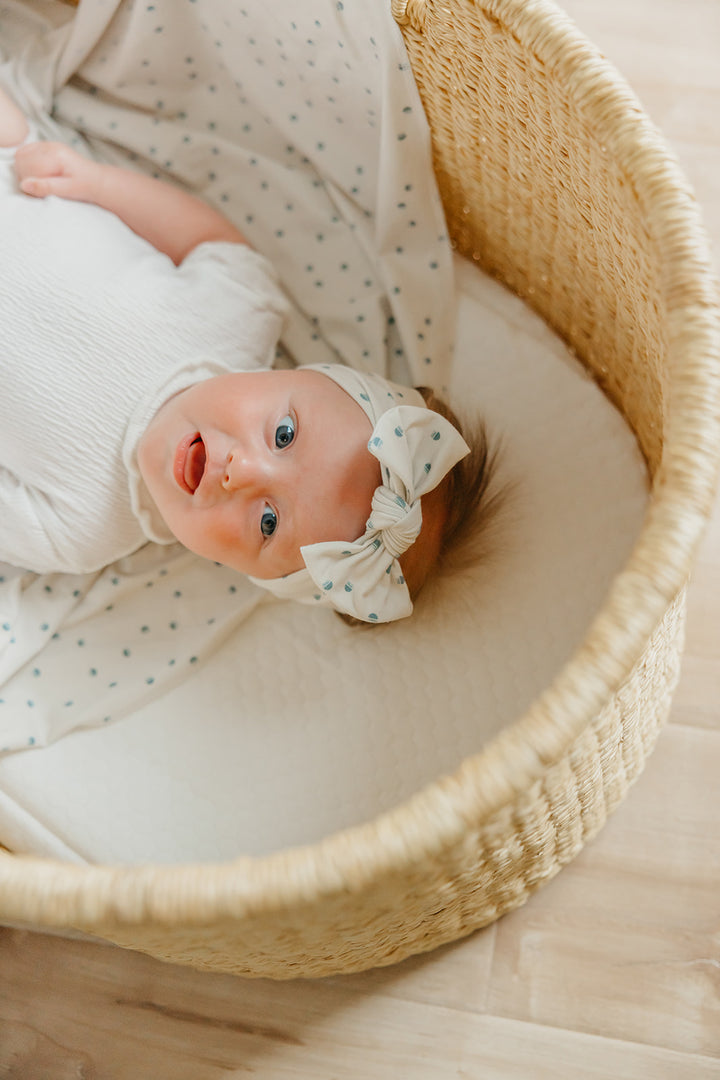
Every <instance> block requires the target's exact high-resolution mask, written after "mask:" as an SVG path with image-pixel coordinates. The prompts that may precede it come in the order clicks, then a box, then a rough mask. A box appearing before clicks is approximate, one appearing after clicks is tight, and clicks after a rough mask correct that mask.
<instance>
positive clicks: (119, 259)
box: [0, 149, 287, 573]
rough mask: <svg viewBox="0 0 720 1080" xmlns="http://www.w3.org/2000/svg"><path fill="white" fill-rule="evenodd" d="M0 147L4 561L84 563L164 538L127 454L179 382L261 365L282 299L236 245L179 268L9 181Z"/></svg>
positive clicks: (73, 566) (264, 266)
mask: <svg viewBox="0 0 720 1080" xmlns="http://www.w3.org/2000/svg"><path fill="white" fill-rule="evenodd" d="M13 156H14V155H13V151H12V150H9V151H8V150H1V149H0V238H1V239H0V327H2V333H1V334H0V393H1V395H2V396H1V397H0V562H2V561H5V562H10V563H13V564H15V565H17V566H21V567H24V568H26V569H28V570H33V571H36V572H38V573H47V572H56V571H61V572H69V573H84V572H89V571H92V570H96V569H99V568H100V567H102V566H105V565H107V564H108V563H110V562H112V561H114V560H115V559H117V558H120V557H121V556H123V555H127V554H129V553H130V552H132V551H134V550H135V549H136V548H138V547H140V546H141V545H142V544H144V543H145V542H146V541H147V540H155V541H158V542H161V543H169V542H171V541H172V540H173V537H172V535H171V534H170V532H169V531H168V530H167V528H166V526H165V525H164V523H163V522H162V520H161V519H160V518H159V516H158V514H157V511H155V510H154V509H153V508H152V504H151V502H150V499H149V495H148V493H147V491H146V490H145V489H144V484H143V483H142V480H141V478H140V476H139V474H138V472H137V468H136V466H135V464H134V461H135V458H134V455H135V448H136V444H137V441H138V439H139V437H140V435H141V434H142V432H143V430H144V428H145V426H146V424H147V423H148V421H149V420H150V418H151V417H152V415H153V414H154V412H155V411H156V410H157V409H158V408H159V407H160V405H161V404H162V403H163V402H164V401H166V400H167V399H168V397H170V396H171V395H172V394H174V393H177V392H179V391H180V390H183V389H185V388H186V387H188V386H189V385H191V384H192V383H194V382H197V381H198V380H199V379H201V378H207V377H208V376H210V375H214V374H217V373H219V372H221V371H225V370H235V371H247V370H253V369H258V368H267V367H270V366H271V364H272V362H273V358H274V356H275V346H276V344H277V341H278V338H279V336H280V331H281V327H282V322H283V318H284V316H285V314H286V311H287V304H286V301H285V299H284V297H283V294H282V293H281V291H280V289H279V287H278V284H277V278H276V276H275V273H274V270H273V268H272V267H271V265H270V264H269V263H268V261H267V260H266V259H265V258H264V257H262V256H261V255H259V254H258V253H257V252H255V251H253V250H252V249H251V248H249V247H247V246H246V245H244V244H231V243H205V244H201V245H199V246H198V247H197V248H196V249H195V251H193V252H192V253H191V254H190V255H189V256H188V257H187V258H186V259H185V260H184V262H183V263H182V264H181V265H180V266H179V267H176V266H175V265H174V264H173V262H172V260H171V259H169V258H168V257H167V256H166V255H163V254H161V253H160V252H158V251H157V250H156V249H155V248H154V247H152V246H151V245H150V244H148V243H147V242H146V241H144V240H142V239H141V238H140V237H139V236H137V235H136V234H135V233H133V232H132V231H131V230H130V229H128V228H127V226H125V225H124V223H123V222H121V221H120V220H119V219H118V218H117V217H115V215H113V214H111V213H109V212H108V211H105V210H103V209H101V208H99V207H97V206H91V205H88V204H85V203H76V202H70V201H67V200H62V199H58V198H54V197H51V198H47V199H33V198H31V197H30V196H27V195H23V194H22V193H20V192H19V191H18V190H17V187H16V183H15V178H14V173H13V166H12V159H13Z"/></svg>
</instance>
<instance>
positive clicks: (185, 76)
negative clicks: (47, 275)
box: [0, 0, 454, 752]
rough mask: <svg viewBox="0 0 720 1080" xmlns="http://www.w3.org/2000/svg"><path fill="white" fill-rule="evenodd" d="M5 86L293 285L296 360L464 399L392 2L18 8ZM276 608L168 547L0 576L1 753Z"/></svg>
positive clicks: (3, 48) (90, 721) (0, 61)
mask: <svg viewBox="0 0 720 1080" xmlns="http://www.w3.org/2000/svg"><path fill="white" fill-rule="evenodd" d="M0 75H1V76H2V78H3V80H4V81H5V83H6V85H8V86H9V87H10V88H11V90H12V92H13V94H14V96H15V97H16V99H17V100H18V101H19V103H20V104H21V105H22V106H23V108H24V109H25V110H26V112H27V113H28V115H30V116H31V118H32V119H33V121H34V122H35V124H36V125H37V127H38V128H39V130H40V131H41V133H42V134H43V135H44V136H45V137H48V138H60V139H63V140H65V141H68V142H70V143H77V142H78V141H81V140H82V141H83V142H84V144H85V147H86V148H87V149H89V151H90V152H91V153H92V154H94V155H95V156H97V157H99V158H101V159H103V160H106V161H112V162H114V163H117V164H122V165H130V166H131V167H133V168H136V169H139V170H143V171H146V172H149V173H151V174H153V175H158V176H162V177H163V178H165V179H169V180H173V181H177V182H179V183H181V184H184V185H187V186H188V187H189V188H190V189H192V191H194V192H195V193H197V194H199V195H201V196H202V197H203V198H205V199H206V200H207V201H209V202H210V203H212V204H213V205H215V206H217V207H218V208H219V209H221V210H222V211H223V212H224V213H225V214H226V216H228V217H229V218H230V219H231V220H233V221H234V222H235V223H236V224H237V225H238V226H239V227H240V228H241V230H242V231H243V232H244V233H245V234H246V235H247V237H248V238H249V240H250V241H251V243H252V244H253V245H254V246H255V247H256V248H257V249H258V250H259V251H261V252H263V253H264V254H266V255H267V256H268V257H269V258H270V259H271V260H272V261H273V263H274V264H275V266H276V267H277V268H278V269H279V272H280V275H281V279H282V284H283V286H284V288H285V290H286V292H287V294H288V295H289V296H290V298H291V300H292V312H291V316H290V319H289V322H288V326H287V331H286V333H285V334H284V336H283V340H282V342H281V354H282V355H281V356H280V357H279V360H278V362H279V363H293V362H300V363H317V362H323V361H327V360H337V359H342V360H344V361H345V362H347V363H349V364H351V365H352V366H356V367H359V368H362V369H364V370H372V371H378V372H380V373H383V374H387V375H390V376H392V377H394V378H396V379H397V380H399V381H403V382H405V381H412V382H423V383H430V384H432V385H435V386H442V385H445V384H446V383H447V381H448V378H449V371H450V367H449V364H450V356H451V347H452V334H453V332H454V306H453V272H452V260H451V255H450V248H449V243H448V239H447V236H446V235H445V225H444V219H443V215H442V209H441V205H440V201H439V197H438V193H437V190H436V187H435V182H434V178H433V174H432V167H431V161H430V147H429V136H428V130H427V125H426V122H425V119H424V116H423V113H422V108H421V106H420V102H419V98H418V94H417V90H416V87H415V84H414V81H413V78H412V74H411V72H410V69H409V65H408V62H407V58H406V55H405V52H404V48H403V44H402V39H401V36H400V33H399V31H398V28H397V26H396V25H395V23H394V22H393V20H392V17H391V14H390V8H389V5H388V4H386V3H384V2H383V3H374V4H368V3H365V2H362V3H361V2H360V0H314V2H313V4H312V5H298V4H297V3H294V2H290V0H276V2H274V3H273V5H272V7H271V8H269V7H268V5H267V4H263V3H259V2H252V3H250V2H248V3H246V4H242V3H238V2H237V0H154V2H153V3H147V2H145V0H141V2H134V0H81V3H80V4H79V7H78V8H77V9H75V8H72V7H69V6H66V5H63V4H60V3H57V2H54V0H53V2H50V0H0ZM265 600H266V597H264V595H261V594H260V593H259V592H258V590H256V589H255V588H254V587H253V586H251V585H250V584H249V583H248V582H247V581H246V580H244V579H242V578H239V577H238V576H237V575H236V574H233V573H232V572H230V571H228V570H225V569H223V568H221V567H217V566H214V565H210V564H203V563H201V562H199V560H197V559H196V558H194V557H192V556H189V555H188V554H187V553H185V552H183V551H182V550H180V549H179V548H178V549H171V550H170V551H168V549H167V548H165V549H154V548H153V547H152V546H149V547H147V548H146V549H144V550H142V551H140V552H139V553H137V554H136V555H134V556H131V557H130V558H128V559H125V560H123V562H122V563H121V564H117V565H114V566H111V567H109V568H108V569H107V570H105V571H104V572H102V573H100V574H94V575H83V576H78V577H71V576H53V577H48V576H38V575H33V574H23V573H21V572H19V571H18V570H16V569H14V568H11V567H0V752H7V751H11V750H17V749H20V748H27V747H30V746H34V747H39V746H44V745H47V744H48V743H51V742H53V741H54V740H56V739H58V738H59V737H60V736H62V735H65V734H66V733H67V732H69V731H71V730H73V729H75V728H78V727H88V726H93V725H104V724H107V723H110V722H111V721H113V720H117V719H119V718H121V717H123V716H126V715H128V714H129V713H132V712H133V710H134V709H136V708H137V707H139V705H140V704H141V703H142V702H143V701H146V700H147V698H148V696H151V697H153V698H155V697H157V696H158V695H162V694H163V693H165V692H167V691H168V690H169V688H171V687H176V686H178V685H182V683H183V681H184V680H186V679H189V678H191V677H192V674H193V672H194V671H195V670H196V668H197V666H198V665H202V664H203V662H204V659H205V658H206V657H207V656H208V655H209V654H210V653H212V652H213V650H214V649H216V647H217V643H218V641H219V640H224V639H227V638H228V636H229V635H232V633H233V631H234V629H235V628H236V627H237V626H238V625H239V623H240V622H242V621H243V620H244V619H246V618H247V617H248V615H249V614H250V612H251V611H252V610H253V609H254V608H255V607H256V606H257V605H258V604H260V603H262V602H264V601H265Z"/></svg>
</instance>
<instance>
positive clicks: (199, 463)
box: [184, 435, 207, 495]
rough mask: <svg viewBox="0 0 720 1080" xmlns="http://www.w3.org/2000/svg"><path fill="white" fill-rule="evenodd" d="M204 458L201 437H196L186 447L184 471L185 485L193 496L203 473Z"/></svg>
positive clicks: (203, 445)
mask: <svg viewBox="0 0 720 1080" xmlns="http://www.w3.org/2000/svg"><path fill="white" fill-rule="evenodd" d="M206 458H207V455H206V453H205V443H204V442H203V441H202V436H201V435H197V436H196V437H195V438H194V439H193V441H192V442H191V443H190V445H189V447H188V452H187V455H186V457H185V470H184V472H185V483H186V484H187V486H188V487H189V489H190V491H191V492H192V493H193V495H194V494H195V492H196V491H197V489H198V487H199V486H200V481H201V480H202V478H203V475H204V473H205V461H206Z"/></svg>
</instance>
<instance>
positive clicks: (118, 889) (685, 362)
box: [0, 0, 720, 978]
mask: <svg viewBox="0 0 720 1080" xmlns="http://www.w3.org/2000/svg"><path fill="white" fill-rule="evenodd" d="M393 14H394V15H395V18H396V19H397V21H398V22H399V24H400V26H401V27H402V31H403V34H404V36H405V40H406V44H407V48H408V50H409V55H410V60H411V63H412V66H413V69H414V72H415V76H416V79H417V82H418V85H419V89H420V93H421V95H422V98H423V101H424V103H425V108H426V111H427V115H428V118H429V121H430V126H431V129H432V133H433V140H434V155H435V168H436V173H437V177H438V181H439V184H440V189H441V192H442V195H443V199H444V203H445V209H446V212H447V216H448V222H449V227H450V230H451V234H452V236H453V239H454V241H455V244H456V246H457V248H458V250H459V251H461V252H462V253H463V254H465V255H467V256H468V257H470V258H472V259H474V260H475V261H476V262H477V263H478V264H479V265H480V266H481V267H482V268H483V269H485V270H486V271H488V272H489V273H491V274H493V275H495V276H496V277H498V278H499V279H500V280H502V281H503V282H505V283H506V284H507V285H508V286H509V287H510V288H511V289H513V290H514V291H515V292H516V293H518V294H519V295H520V296H522V297H524V298H526V300H527V302H528V303H530V304H531V305H532V306H533V307H534V308H535V309H536V310H537V311H538V312H539V313H540V314H541V315H542V316H543V318H545V319H546V321H547V322H548V323H549V324H550V325H551V326H552V327H553V328H554V329H555V330H556V331H557V333H558V334H559V335H561V337H562V338H563V339H564V340H565V341H566V342H567V343H568V345H569V346H570V347H571V348H572V349H573V350H574V351H575V352H576V353H577V355H578V357H580V359H581V360H582V361H583V362H584V363H585V365H586V366H587V367H588V369H589V370H590V371H591V372H592V374H593V375H594V376H595V378H596V379H597V380H598V382H599V383H600V384H601V386H602V387H603V389H604V390H605V392H606V393H607V395H608V396H609V397H610V399H611V400H612V401H613V402H614V403H615V405H616V406H617V407H618V408H619V409H620V410H621V411H622V413H623V414H624V416H625V417H626V419H627V422H628V424H629V425H630V426H631V427H632V429H633V431H634V432H635V434H636V437H637V440H638V443H639V445H640V447H641V449H642V451H643V454H644V455H645V458H646V460H647V464H648V469H649V472H650V476H651V479H652V498H651V500H650V506H649V510H648V513H647V516H646V520H645V524H644V527H643V530H642V533H641V535H640V536H639V538H638V540H637V544H636V547H635V550H634V553H633V555H632V557H631V560H630V562H629V563H628V565H627V566H626V567H625V569H624V570H623V571H622V573H621V574H619V575H618V577H617V578H616V580H615V581H614V583H613V586H612V588H611V590H610V593H609V594H608V596H607V598H606V602H605V604H604V607H603V609H602V610H601V611H600V613H599V614H598V616H597V618H596V620H595V622H594V624H593V625H592V627H591V628H590V631H589V633H588V635H587V637H586V639H585V641H584V642H583V643H582V645H581V646H580V648H579V649H578V651H577V653H576V655H575V657H574V658H573V660H572V661H571V662H570V663H569V664H568V665H567V666H566V668H565V669H564V670H563V671H562V672H560V674H559V675H558V677H557V679H556V681H555V682H554V684H553V685H552V686H551V687H550V688H549V689H548V690H547V691H546V692H545V693H544V694H543V695H542V697H541V698H540V699H539V700H537V701H536V702H535V703H534V704H533V706H532V708H531V709H530V710H529V712H528V713H527V714H526V715H525V716H523V717H522V718H521V719H519V720H518V721H517V722H516V723H515V724H514V725H512V726H511V727H509V728H508V729H506V730H505V731H503V732H502V734H501V735H500V736H499V737H497V738H496V739H495V740H494V741H493V742H492V743H491V744H490V745H489V746H488V747H487V748H486V749H485V750H484V751H483V752H482V753H480V754H478V755H477V756H475V757H472V758H470V759H468V760H466V761H465V762H464V764H463V765H462V767H461V768H460V769H459V771H458V772H457V773H456V774H455V775H453V776H449V777H445V778H442V779H439V780H438V781H437V782H436V783H434V784H432V785H431V786H429V787H428V788H426V789H425V790H423V791H421V792H419V793H418V794H417V795H416V796H415V797H413V798H412V799H410V801H409V802H407V803H406V804H404V805H402V806H400V807H398V808H397V809H395V810H394V811H392V812H390V813H387V814H385V815H384V816H382V817H380V818H379V819H377V820H376V821H373V822H371V823H370V824H367V825H363V826H360V827H357V828H353V829H350V830H348V831H345V832H343V833H340V834H338V835H334V836H330V837H328V838H327V839H326V840H324V841H323V842H322V843H319V844H316V845H313V846H309V847H306V848H301V849H295V850H291V851H286V852H282V853H279V854H274V855H271V856H268V857H264V858H257V859H255V858H252V859H251V858H241V859H238V860H237V861H235V862H231V863H227V864H224V865H207V864H203V865H198V866H162V867H152V866H139V867H118V868H113V867H103V866H97V867H78V866H75V865H65V864H62V863H58V862H53V861H50V860H41V859H32V858H23V857H13V856H12V855H10V854H2V855H1V856H0V919H4V920H5V921H12V922H20V923H23V924H25V925H29V926H34V927H38V928H43V927H44V928H55V929H59V930H70V929H73V928H74V929H79V930H82V931H85V932H88V933H91V934H94V935H97V936H100V937H104V938H107V939H109V940H111V941H114V942H117V943H119V944H121V945H125V946H128V947H130V948H134V949H139V950H142V951H145V952H148V953H151V954H153V955H155V956H158V957H161V958H163V959H167V960H172V961H175V962H178V963H187V964H192V965H195V966H198V967H204V968H214V969H219V970H225V971H232V972H237V973H244V974H250V975H268V976H273V977H277V978H290V977H293V976H299V975H323V974H328V973H331V972H338V971H353V970H358V969H362V968H367V967H371V966H373V965H379V964H387V963H391V962H393V961H396V960H400V959H402V958H403V957H405V956H407V955H409V954H411V953H414V952H420V951H423V950H427V949H430V948H433V947H434V946H437V945H439V944H441V943H442V942H447V941H450V940H452V939H454V938H457V937H460V936H461V935H463V934H467V933H469V932H470V931H471V930H473V929H475V928H477V927H480V926H483V925H485V924H487V923H489V922H491V921H492V920H494V919H496V918H498V916H500V915H502V914H503V913H504V912H507V911H509V910H511V909H512V908H515V907H517V906H518V905H519V904H521V903H523V902H524V901H525V900H526V899H527V898H528V896H529V895H530V893H532V891H533V890H534V889H536V888H538V886H539V885H541V884H542V883H543V882H545V881H547V880H548V879H550V878H551V877H552V876H553V875H554V874H555V873H557V871H558V870H559V869H560V868H561V867H562V866H563V865H564V864H565V863H567V862H568V861H569V860H570V859H572V858H573V856H574V855H576V854H577V852H578V851H579V850H580V849H581V847H582V846H583V844H584V843H585V841H586V840H588V839H589V838H590V837H592V836H594V835H595V834H596V833H597V832H598V830H599V829H600V828H601V826H602V825H603V823H604V822H605V820H606V818H607V816H608V814H609V813H610V812H611V811H612V810H613V809H614V808H615V807H616V806H617V805H618V803H619V802H620V800H621V799H622V798H623V796H624V795H625V792H626V791H627V789H628V787H629V785H630V784H631V783H632V782H633V781H634V779H635V778H636V777H637V776H638V774H639V773H640V771H641V769H642V767H643V764H644V762H645V759H646V757H647V755H648V754H649V752H650V750H651V749H652V747H653V744H654V742H655V738H656V735H657V733H658V729H659V727H660V725H661V724H662V722H663V721H664V719H665V717H666V715H667V713H668V709H669V704H670V696H671V693H672V690H673V688H674V685H675V682H676V678H677V674H678V663H679V654H680V649H681V644H682V635H683V617H684V608H685V600H684V586H685V582H686V579H687V575H688V573H689V570H690V566H691V562H692V559H693V555H694V552H695V549H696V546H697V543H698V539H699V537H700V534H701V532H702V529H703V525H704V523H705V520H706V518H707V516H708V514H709V512H710V506H711V502H712V497H713V491H714V484H715V473H716V464H717V460H718V450H719V443H720V431H719V430H718V416H719V415H720V412H719V411H718V404H719V403H718V392H719V389H720V356H719V355H718V311H717V306H716V305H717V293H716V291H715V283H714V280H713V276H712V272H711V270H710V261H709V256H708V252H707V250H706V245H705V241H704V237H703V233H702V229H701V225H700V222H699V218H698V213H697V209H696V206H695V203H694V201H693V197H692V194H691V193H690V191H689V190H688V188H687V185H686V183H685V181H684V179H683V177H682V175H681V174H680V172H679V171H678V169H677V167H676V165H675V164H674V162H673V160H672V158H671V156H670V155H669V154H668V152H667V150H666V148H665V146H664V145H663V142H662V141H661V139H660V138H659V136H658V135H657V133H656V132H655V130H654V129H653V128H652V126H651V125H650V124H649V122H648V121H647V120H646V118H645V116H644V115H643V113H642V112H641V110H640V109H639V107H638V104H637V102H636V100H635V99H634V97H633V96H632V94H631V93H630V92H629V90H628V89H627V87H626V86H625V85H624V83H623V82H622V81H621V80H620V79H619V78H618V76H617V75H616V74H615V72H614V71H613V70H612V69H611V68H610V67H609V66H608V65H607V64H606V63H605V62H604V61H603V60H602V59H601V57H600V56H599V55H598V53H597V51H596V50H595V49H594V48H593V47H592V46H591V45H590V44H589V43H588V42H587V41H586V40H584V39H583V38H582V36H581V35H580V34H579V33H578V32H577V31H576V29H575V28H574V26H573V25H572V24H571V23H570V22H569V21H568V20H567V18H566V17H565V16H564V15H563V14H561V13H560V11H559V10H558V9H557V8H556V7H554V6H553V5H552V3H551V2H550V0H452V2H451V3H450V2H449V0H442V2H440V0H404V2H403V0H394V3H393ZM549 617H550V618H552V612H550V613H549Z"/></svg>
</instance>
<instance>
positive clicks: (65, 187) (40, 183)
mask: <svg viewBox="0 0 720 1080" xmlns="http://www.w3.org/2000/svg"><path fill="white" fill-rule="evenodd" d="M75 189H76V183H75V180H74V179H73V178H72V177H68V176H42V177H41V176H28V177H26V178H25V179H24V180H21V181H20V190H21V191H23V192H24V193H25V194H26V195H34V196H35V198H37V199H44V198H45V197H46V196H47V195H58V196H59V197H60V198H61V199H72V198H75V197H76V191H75Z"/></svg>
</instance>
